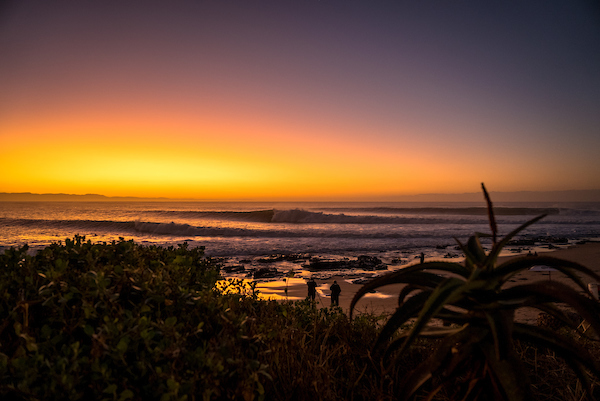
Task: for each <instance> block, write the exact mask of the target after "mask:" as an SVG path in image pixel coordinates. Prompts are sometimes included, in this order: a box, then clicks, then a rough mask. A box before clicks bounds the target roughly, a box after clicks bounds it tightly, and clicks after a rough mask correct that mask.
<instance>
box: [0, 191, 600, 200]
mask: <svg viewBox="0 0 600 401" xmlns="http://www.w3.org/2000/svg"><path fill="white" fill-rule="evenodd" d="M490 196H491V198H492V201H494V202H600V189H590V190H568V191H517V192H493V191H492V192H490ZM178 200H185V201H194V200H197V201H204V200H210V201H219V200H218V199H217V200H215V199H177V198H166V197H157V198H144V197H134V196H105V195H99V194H85V195H75V194H64V193H45V194H36V193H31V192H20V193H9V192H0V202H36V201H38V202H51V201H56V202H70V201H82V202H110V201H113V202H114V201H178ZM234 201H235V199H234ZM240 201H244V200H240ZM250 201H251V199H250ZM279 201H281V200H279ZM290 201H293V200H290ZM317 201H323V199H321V200H317ZM335 201H338V202H339V201H344V200H340V199H336V200H335ZM347 201H351V202H352V201H357V200H356V199H350V198H349V199H347ZM364 201H371V202H376V201H381V202H482V201H483V196H482V194H481V192H469V193H460V194H435V193H432V194H420V195H387V196H382V197H377V198H375V197H372V198H370V199H364Z"/></svg>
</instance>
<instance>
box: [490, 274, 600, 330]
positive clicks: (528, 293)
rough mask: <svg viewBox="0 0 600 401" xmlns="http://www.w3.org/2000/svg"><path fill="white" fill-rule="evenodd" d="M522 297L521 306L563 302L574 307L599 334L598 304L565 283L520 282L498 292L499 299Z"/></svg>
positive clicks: (599, 314)
mask: <svg viewBox="0 0 600 401" xmlns="http://www.w3.org/2000/svg"><path fill="white" fill-rule="evenodd" d="M514 298H517V299H522V300H523V301H522V302H521V304H520V305H521V306H522V307H534V308H535V307H536V306H538V305H540V304H544V303H549V302H554V303H563V304H566V305H568V306H569V307H570V308H572V309H574V310H575V311H576V312H577V313H579V314H580V315H581V317H582V318H583V319H584V320H585V321H586V322H588V323H589V324H590V325H591V327H592V328H593V329H594V331H595V332H596V333H597V334H598V335H600V304H599V303H598V302H597V301H596V300H593V299H590V298H588V297H585V296H583V295H581V294H579V293H578V292H577V291H575V290H574V289H573V288H571V287H569V286H568V285H566V284H563V283H559V282H556V281H548V282H541V283H540V282H538V283H532V284H522V285H518V286H515V287H511V288H508V289H506V290H504V291H503V292H502V293H501V294H499V299H500V300H501V301H504V300H511V299H514Z"/></svg>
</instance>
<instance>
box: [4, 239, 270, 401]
mask: <svg viewBox="0 0 600 401" xmlns="http://www.w3.org/2000/svg"><path fill="white" fill-rule="evenodd" d="M27 250H28V249H27V246H24V247H22V248H20V249H9V250H7V251H5V254H4V255H0V294H1V299H0V316H1V317H2V322H3V323H2V326H1V327H0V377H1V380H0V383H1V384H0V394H1V395H4V396H12V397H18V398H23V399H64V398H67V399H107V400H109V399H110V400H113V399H118V400H125V399H161V400H171V399H173V400H175V399H178V400H179V399H187V398H188V395H189V394H194V395H195V396H196V397H198V398H204V399H211V398H213V399H214V398H240V399H241V398H246V399H249V398H252V397H253V396H254V395H255V394H256V395H258V394H260V393H261V391H262V388H263V387H262V386H263V385H262V382H264V381H265V380H267V379H268V378H269V375H268V373H266V371H265V366H264V365H262V364H261V363H260V362H259V361H258V355H259V353H260V352H262V351H264V344H263V343H261V342H260V341H258V340H257V337H256V336H255V335H254V333H252V332H251V330H250V329H249V327H248V326H247V325H246V324H245V321H244V318H245V316H244V314H243V313H235V312H234V311H233V308H235V307H237V306H238V305H239V302H238V301H239V300H238V299H237V298H236V297H235V296H223V295H219V294H218V293H216V292H214V291H213V290H212V288H213V287H214V283H215V282H216V280H217V278H218V275H219V268H218V266H217V265H215V264H214V263H212V262H211V261H210V260H208V259H206V258H204V256H203V249H202V248H197V249H188V248H187V245H186V244H182V245H179V247H177V248H173V247H169V248H161V247H156V246H148V247H144V246H140V245H136V244H135V243H133V242H132V241H124V240H120V241H118V242H113V243H111V244H105V243H103V244H92V243H91V242H90V241H87V242H86V241H85V238H83V237H75V238H74V240H66V242H65V245H64V246H63V245H61V244H53V245H51V246H49V247H47V248H46V249H44V250H42V251H40V252H38V253H37V255H35V256H29V255H28V254H27Z"/></svg>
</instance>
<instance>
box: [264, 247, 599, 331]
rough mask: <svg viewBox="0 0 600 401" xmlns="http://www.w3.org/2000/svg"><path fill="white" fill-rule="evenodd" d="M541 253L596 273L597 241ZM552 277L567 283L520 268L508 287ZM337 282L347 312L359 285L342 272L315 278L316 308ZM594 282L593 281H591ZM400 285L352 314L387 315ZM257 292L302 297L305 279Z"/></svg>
mask: <svg viewBox="0 0 600 401" xmlns="http://www.w3.org/2000/svg"><path fill="white" fill-rule="evenodd" d="M543 254H544V255H548V256H552V257H556V258H560V259H565V260H569V261H571V262H576V263H579V264H581V265H583V266H585V267H587V268H589V269H591V270H592V271H594V272H595V273H597V274H600V242H589V243H586V244H581V245H575V246H571V247H568V248H561V249H555V250H549V251H547V252H544V253H543ZM523 256H524V254H520V255H514V256H512V255H511V256H501V257H499V258H498V263H499V264H500V263H503V262H506V261H508V260H511V259H516V258H519V257H523ZM549 279H550V280H553V281H559V282H564V283H569V281H570V280H569V279H567V278H566V276H564V275H563V274H562V273H560V272H548V271H524V272H521V273H519V274H517V275H515V276H514V277H513V278H512V279H511V280H510V281H509V283H507V285H508V286H512V285H518V284H525V283H528V282H529V283H531V282H536V281H543V280H549ZM582 279H583V281H584V283H591V282H592V281H591V279H590V278H587V277H582ZM334 280H335V281H337V283H338V284H339V285H340V287H341V289H342V292H341V294H340V307H341V308H342V310H343V311H344V312H345V313H347V314H348V313H349V308H350V302H351V301H352V298H353V297H354V294H356V292H357V291H358V290H359V289H360V287H361V285H360V284H353V283H351V282H350V280H349V279H348V278H347V277H345V276H342V275H336V276H332V277H330V278H327V279H321V280H316V281H317V285H318V287H317V298H316V303H317V306H318V307H320V308H323V307H329V306H330V305H331V299H330V297H329V294H330V291H329V287H330V286H331V284H333V281H334ZM594 282H595V281H594ZM402 287H403V285H402V284H395V285H390V286H386V287H382V288H381V290H380V291H379V292H377V293H375V294H367V295H365V296H364V297H363V298H362V299H361V300H360V301H358V303H357V304H356V307H355V309H354V314H360V313H374V314H383V315H385V314H391V313H393V312H394V311H395V309H396V307H397V305H398V297H397V294H398V292H399V290H400V289H401V288H402ZM257 288H258V289H259V291H260V293H261V295H263V297H265V298H271V299H276V300H286V299H287V300H290V301H295V300H302V299H305V298H306V296H307V285H306V281H305V280H304V279H302V278H292V279H289V280H288V284H287V297H286V296H285V288H286V286H285V285H283V286H282V285H281V282H276V283H275V282H271V283H268V282H267V283H259V284H258V285H257ZM538 314H539V311H537V310H527V309H523V310H519V311H517V315H516V318H517V320H519V321H522V322H526V323H535V321H536V320H537V316H538Z"/></svg>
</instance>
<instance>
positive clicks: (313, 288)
mask: <svg viewBox="0 0 600 401" xmlns="http://www.w3.org/2000/svg"><path fill="white" fill-rule="evenodd" d="M306 284H307V285H308V297H307V299H310V300H311V301H314V300H315V296H316V295H317V283H316V282H315V280H314V279H313V278H312V277H311V278H310V280H308V283H306Z"/></svg>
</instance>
